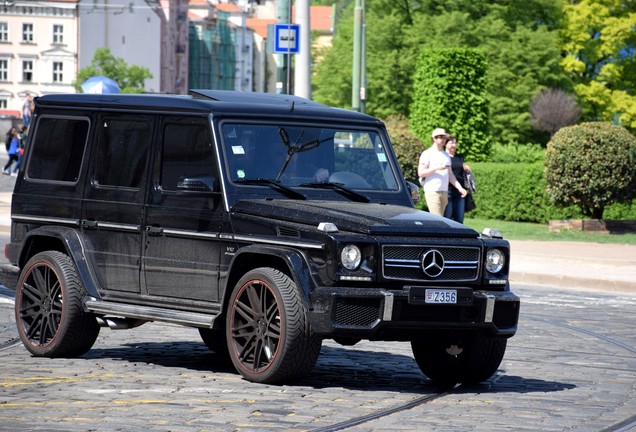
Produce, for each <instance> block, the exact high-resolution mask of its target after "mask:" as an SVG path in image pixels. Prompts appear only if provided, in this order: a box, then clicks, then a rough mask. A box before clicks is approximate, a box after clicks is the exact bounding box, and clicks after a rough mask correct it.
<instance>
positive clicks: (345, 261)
mask: <svg viewBox="0 0 636 432" xmlns="http://www.w3.org/2000/svg"><path fill="white" fill-rule="evenodd" d="M361 260H362V254H361V253H360V249H358V246H355V245H347V246H345V247H344V248H343V249H342V252H341V253H340V261H341V262H342V265H343V266H344V268H346V269H347V270H355V269H357V268H358V267H359V266H360V261H361Z"/></svg>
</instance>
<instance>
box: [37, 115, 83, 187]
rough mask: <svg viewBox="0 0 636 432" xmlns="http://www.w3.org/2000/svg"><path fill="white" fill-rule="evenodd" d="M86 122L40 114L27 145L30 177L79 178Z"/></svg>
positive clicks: (43, 178) (67, 179) (73, 118)
mask: <svg viewBox="0 0 636 432" xmlns="http://www.w3.org/2000/svg"><path fill="white" fill-rule="evenodd" d="M89 126H90V122H89V120H88V119H87V118H78V117H65V118H61V117H45V116H43V117H41V118H40V120H39V121H38V124H37V129H36V130H35V135H34V137H33V140H32V141H31V143H30V145H31V146H32V150H31V156H30V160H29V165H28V167H27V176H28V178H30V179H36V180H50V181H60V182H76V181H77V179H78V178H79V174H80V168H81V166H82V159H83V158H84V150H85V148H86V143H87V141H88V131H89V129H90V128H89Z"/></svg>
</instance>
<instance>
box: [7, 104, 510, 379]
mask: <svg viewBox="0 0 636 432" xmlns="http://www.w3.org/2000/svg"><path fill="white" fill-rule="evenodd" d="M35 105H36V109H35V115H34V121H33V124H32V126H31V130H30V133H29V139H28V143H27V150H26V154H25V160H24V163H23V164H22V167H21V170H20V173H19V176H18V178H17V180H16V185H15V190H14V193H13V198H12V228H11V242H10V243H9V244H8V245H7V246H6V250H5V254H6V255H7V258H8V259H9V262H10V265H8V266H5V267H4V269H3V274H4V281H5V284H6V285H7V286H10V287H13V288H15V290H16V302H15V309H16V321H17V326H18V331H19V334H20V337H21V339H22V342H23V343H24V345H25V346H26V348H27V349H28V350H29V351H30V352H31V353H32V354H33V355H35V356H49V357H64V356H78V355H82V354H83V353H85V352H86V351H88V350H89V349H90V348H91V346H92V345H93V343H94V342H95V340H96V338H97V336H98V333H99V330H100V327H105V326H109V327H111V328H113V329H125V328H131V327H135V326H138V325H141V324H143V323H146V322H150V321H156V322H171V323H178V324H182V325H186V326H191V327H196V328H198V329H199V332H200V334H201V337H202V339H203V342H205V344H206V345H208V346H209V347H210V348H211V349H213V350H214V351H215V352H216V353H217V354H218V355H220V356H224V357H226V358H229V359H230V360H231V361H232V363H233V364H234V366H235V367H236V369H237V370H238V371H239V372H240V373H241V374H242V375H243V376H244V377H245V378H246V379H248V380H251V381H254V382H264V383H277V382H285V381H290V380H292V379H295V378H299V377H302V376H304V375H306V374H307V373H309V372H310V371H311V369H312V367H313V366H314V364H315V362H316V359H317V357H318V355H319V352H320V347H321V343H322V340H323V339H334V340H335V341H337V342H339V343H342V344H347V345H351V344H354V343H356V342H357V341H359V340H362V339H369V340H386V341H405V342H410V344H411V346H412V350H413V354H414V357H415V359H416V361H417V363H418V365H419V367H420V368H421V370H422V371H423V372H424V373H425V374H426V375H427V376H428V377H429V378H431V379H432V380H434V381H437V382H440V383H456V382H478V381H482V380H485V379H487V378H489V377H490V376H491V375H492V374H493V373H494V372H495V371H496V370H497V368H498V366H499V364H500V362H501V360H502V358H503V355H504V352H505V349H506V342H507V338H509V337H511V336H512V335H514V333H515V331H516V328H517V321H518V315H519V299H518V297H517V296H515V295H514V294H513V293H511V292H510V286H509V282H508V268H509V243H508V242H507V241H505V240H503V239H502V238H501V237H500V236H497V235H485V234H482V235H480V234H478V233H477V232H475V231H474V230H472V229H470V228H468V227H466V226H464V225H461V224H458V223H455V222H453V221H450V220H448V219H444V218H441V217H437V216H434V215H431V214H429V213H427V212H423V211H419V210H416V209H415V208H414V207H413V203H412V199H411V194H410V191H409V186H408V185H407V184H406V182H405V181H404V179H403V177H402V176H401V174H400V169H399V167H398V164H397V160H396V157H395V154H394V153H393V150H392V148H391V145H390V141H389V137H388V135H387V132H386V130H385V128H384V125H383V124H382V123H381V122H380V121H378V120H376V119H374V118H372V117H370V116H367V115H364V114H360V113H355V112H351V111H346V110H340V109H335V108H329V107H326V106H324V105H320V104H317V103H314V102H311V101H308V100H305V99H301V98H297V97H294V96H285V95H272V94H258V93H235V92H223V91H193V92H192V95H190V96H167V95H88V94H84V95H47V96H43V97H40V98H36V100H35Z"/></svg>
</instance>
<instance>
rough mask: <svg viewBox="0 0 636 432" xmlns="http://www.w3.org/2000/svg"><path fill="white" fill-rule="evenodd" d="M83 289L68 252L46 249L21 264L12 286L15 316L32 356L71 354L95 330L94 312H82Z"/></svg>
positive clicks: (81, 349) (84, 346)
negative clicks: (21, 267)
mask: <svg viewBox="0 0 636 432" xmlns="http://www.w3.org/2000/svg"><path fill="white" fill-rule="evenodd" d="M84 294H85V291H84V289H83V287H82V285H81V282H80V279H79V276H78V274H77V270H76V269H75V265H74V264H73V261H72V260H71V258H70V257H69V256H68V255H65V254H63V253H61V252H57V251H46V252H41V253H39V254H37V255H34V256H33V257H32V258H31V259H30V260H29V261H28V262H27V263H26V265H25V266H24V270H23V271H22V273H21V274H20V279H19V280H18V286H17V289H16V300H15V316H16V323H17V326H18V333H19V335H20V339H21V340H22V343H23V344H24V346H25V347H26V349H27V350H29V352H31V354H33V355H34V356H36V357H75V356H80V355H82V354H84V353H85V352H87V351H88V350H89V349H90V348H91V347H92V346H93V344H94V343H95V340H96V339H97V335H98V334H99V325H98V324H97V320H96V319H95V316H94V315H93V314H91V313H87V312H84V310H83V308H82V297H83V296H84Z"/></svg>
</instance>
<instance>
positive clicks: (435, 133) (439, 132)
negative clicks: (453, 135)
mask: <svg viewBox="0 0 636 432" xmlns="http://www.w3.org/2000/svg"><path fill="white" fill-rule="evenodd" d="M440 135H443V136H447V135H448V134H447V133H446V131H445V130H444V129H442V128H437V129H435V130H434V131H433V133H432V134H431V138H435V137H436V136H440Z"/></svg>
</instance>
